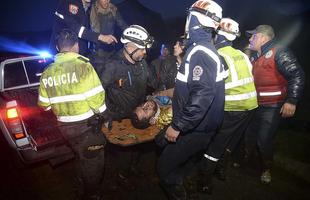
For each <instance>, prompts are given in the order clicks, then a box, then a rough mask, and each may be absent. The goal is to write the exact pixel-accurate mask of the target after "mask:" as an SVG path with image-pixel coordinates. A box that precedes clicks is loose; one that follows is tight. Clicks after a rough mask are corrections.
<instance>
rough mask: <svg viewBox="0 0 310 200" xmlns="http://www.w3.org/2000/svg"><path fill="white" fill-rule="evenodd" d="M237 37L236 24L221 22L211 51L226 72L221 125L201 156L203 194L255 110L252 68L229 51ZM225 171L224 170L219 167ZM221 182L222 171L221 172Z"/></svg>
mask: <svg viewBox="0 0 310 200" xmlns="http://www.w3.org/2000/svg"><path fill="white" fill-rule="evenodd" d="M238 36H240V32H239V24H238V23H237V22H236V21H234V20H232V19H229V18H223V19H222V20H221V25H220V29H219V30H218V32H217V35H216V39H215V47H216V48H217V50H218V53H219V54H220V56H221V57H222V58H223V63H224V64H225V65H226V66H227V68H228V73H229V74H228V78H227V79H225V106H224V110H225V112H224V118H223V122H222V125H221V127H220V129H219V131H217V134H216V135H215V136H214V138H213V139H212V142H211V143H210V145H209V147H208V150H207V151H206V153H205V154H204V157H205V159H206V163H207V169H205V173H203V175H204V176H203V177H202V176H200V177H201V178H202V180H201V181H202V183H201V184H202V185H201V186H202V188H200V189H201V190H202V191H203V192H206V193H209V194H210V193H211V192H212V178H213V173H214V171H215V168H216V165H217V164H218V161H219V159H220V158H221V156H222V155H223V153H224V152H225V156H224V158H222V159H223V162H226V160H225V159H227V156H228V154H230V153H231V152H232V151H233V150H234V148H235V146H236V145H237V144H238V143H239V141H240V139H241V137H242V136H243V133H244V131H245V130H246V128H247V126H248V124H249V121H250V120H251V119H252V117H253V115H254V112H255V108H257V98H256V90H255V85H254V79H253V76H252V64H251V62H250V60H249V58H248V56H247V55H246V54H244V53H243V52H242V51H240V50H237V49H235V48H233V47H232V42H233V41H234V40H235V39H236V38H237V37H238ZM223 167H225V166H223ZM221 170H222V171H221V172H220V173H221V174H220V175H221V177H222V179H224V178H225V177H223V176H225V175H224V171H223V170H225V169H222V168H221Z"/></svg>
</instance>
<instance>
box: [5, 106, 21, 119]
mask: <svg viewBox="0 0 310 200" xmlns="http://www.w3.org/2000/svg"><path fill="white" fill-rule="evenodd" d="M6 116H7V118H8V119H13V118H16V117H18V113H17V109H16V108H9V109H8V110H7V111H6Z"/></svg>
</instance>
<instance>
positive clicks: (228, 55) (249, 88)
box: [218, 46, 257, 111]
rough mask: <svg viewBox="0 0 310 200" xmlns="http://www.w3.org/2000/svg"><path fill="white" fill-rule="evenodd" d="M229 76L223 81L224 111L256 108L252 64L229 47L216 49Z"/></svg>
mask: <svg viewBox="0 0 310 200" xmlns="http://www.w3.org/2000/svg"><path fill="white" fill-rule="evenodd" d="M218 52H219V54H220V55H221V56H222V57H223V58H224V60H225V62H226V64H227V66H228V70H229V75H228V78H227V79H226V80H225V108H224V110H225V111H245V110H252V109H254V108H256V107H257V95H256V89H255V85H254V79H253V76H252V64H251V62H250V60H249V58H248V57H247V55H246V54H244V53H243V52H242V51H240V50H237V49H234V48H233V47H231V46H225V47H223V48H220V49H218Z"/></svg>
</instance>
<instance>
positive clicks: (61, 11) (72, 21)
mask: <svg viewBox="0 0 310 200" xmlns="http://www.w3.org/2000/svg"><path fill="white" fill-rule="evenodd" d="M70 5H71V6H72V4H70V2H69V1H68V0H63V1H61V2H60V4H59V6H58V8H57V10H56V12H55V17H56V21H57V22H58V23H64V24H65V25H66V26H67V27H68V28H69V29H71V30H72V31H74V32H75V33H76V34H77V35H78V37H79V38H81V39H84V40H88V41H91V42H98V41H101V42H105V43H108V44H110V43H112V42H117V40H116V38H115V37H114V36H112V35H101V34H99V33H96V32H94V31H92V30H91V29H88V28H87V27H85V26H84V25H82V24H80V23H79V22H78V21H77V19H76V16H77V15H78V14H82V13H81V12H84V10H83V8H82V9H78V10H77V13H76V14H73V13H71V12H70ZM82 15H83V14H82ZM84 15H86V14H84Z"/></svg>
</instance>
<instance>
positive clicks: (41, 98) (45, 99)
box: [39, 95, 50, 103]
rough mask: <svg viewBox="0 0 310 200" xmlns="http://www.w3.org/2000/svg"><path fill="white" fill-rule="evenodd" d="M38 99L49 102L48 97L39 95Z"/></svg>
mask: <svg viewBox="0 0 310 200" xmlns="http://www.w3.org/2000/svg"><path fill="white" fill-rule="evenodd" d="M39 101H41V102H43V103H50V99H49V98H45V97H42V96H41V95H39Z"/></svg>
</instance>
